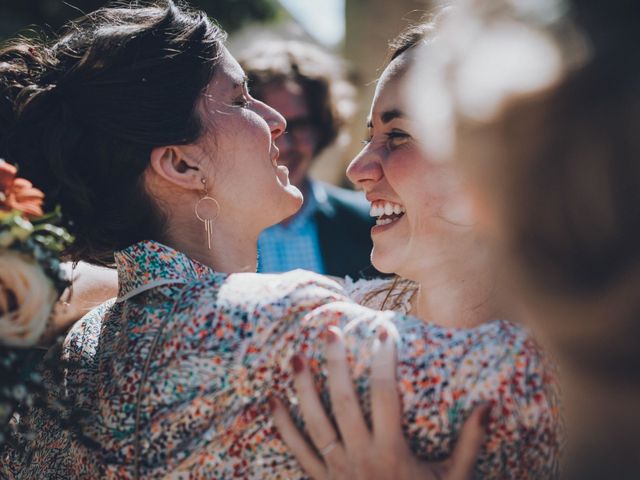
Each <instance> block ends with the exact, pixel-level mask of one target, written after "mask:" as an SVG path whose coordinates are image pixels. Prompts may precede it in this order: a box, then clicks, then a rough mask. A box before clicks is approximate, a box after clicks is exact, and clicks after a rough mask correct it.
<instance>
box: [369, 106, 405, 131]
mask: <svg viewBox="0 0 640 480" xmlns="http://www.w3.org/2000/svg"><path fill="white" fill-rule="evenodd" d="M404 117H406V115H405V114H404V112H402V110H398V109H397V108H394V109H393V110H387V111H385V112H382V113H381V114H380V120H382V123H389V122H390V121H391V120H394V119H396V118H404ZM372 127H373V121H372V120H371V118H368V119H367V128H372Z"/></svg>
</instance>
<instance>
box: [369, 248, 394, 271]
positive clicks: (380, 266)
mask: <svg viewBox="0 0 640 480" xmlns="http://www.w3.org/2000/svg"><path fill="white" fill-rule="evenodd" d="M380 250H381V249H379V248H378V249H376V247H375V245H374V247H373V250H371V265H373V266H374V267H375V269H376V270H378V271H379V272H381V273H389V274H394V273H396V271H397V268H396V266H397V264H398V262H397V261H396V260H395V259H394V258H393V255H390V254H389V252H382V251H380Z"/></svg>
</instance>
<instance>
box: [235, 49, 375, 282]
mask: <svg viewBox="0 0 640 480" xmlns="http://www.w3.org/2000/svg"><path fill="white" fill-rule="evenodd" d="M240 63H241V65H242V67H243V68H244V70H245V72H246V74H247V76H248V77H249V88H250V91H251V94H252V95H253V96H254V97H255V98H257V99H259V100H261V101H263V102H265V103H267V104H268V105H270V106H272V107H273V108H275V109H276V110H278V111H279V112H280V113H281V114H282V115H283V116H284V117H285V118H286V119H287V132H286V133H285V134H284V135H282V136H280V137H279V138H278V139H277V140H276V146H277V147H278V149H279V150H280V158H279V160H278V163H279V164H281V165H285V166H286V167H287V168H288V169H289V180H290V181H291V183H292V184H294V185H295V186H296V187H298V188H299V189H300V191H301V192H302V193H303V195H304V198H305V200H304V204H303V206H302V208H301V209H300V211H299V212H298V213H297V214H296V215H294V216H292V217H290V218H288V219H286V220H284V221H283V222H282V223H280V224H278V225H274V226H273V227H271V228H269V229H267V230H265V231H264V232H263V234H262V235H261V237H260V239H259V241H258V271H260V272H284V271H288V270H293V269H296V268H303V269H306V270H311V271H315V272H318V273H324V274H327V275H334V276H338V277H344V276H346V275H349V276H351V277H352V278H354V279H355V278H360V277H363V276H366V277H371V276H375V275H376V274H377V273H378V272H377V271H376V270H375V269H374V268H373V267H372V266H371V261H370V258H369V257H370V253H371V248H372V244H371V237H370V229H371V226H372V225H373V223H374V222H373V219H372V218H371V217H370V216H369V204H368V202H367V201H366V199H365V198H364V196H363V194H362V193H361V192H354V191H352V190H347V189H343V188H338V187H335V186H331V185H328V184H326V183H322V182H319V181H317V180H314V179H312V178H310V176H309V169H310V167H311V165H312V164H313V163H314V161H315V159H316V158H317V157H318V155H319V154H320V153H321V152H323V151H324V150H325V149H326V148H327V147H329V146H331V145H332V144H333V143H334V142H335V141H336V139H337V138H338V137H339V135H340V133H341V132H342V128H343V127H344V125H345V122H346V120H347V119H348V117H349V116H350V113H351V111H352V109H353V100H352V98H353V94H352V92H353V87H352V86H351V85H350V84H349V83H348V82H347V81H346V80H345V79H344V76H343V71H342V66H341V63H340V62H339V61H338V59H336V58H334V57H333V56H331V55H329V54H328V53H326V52H324V51H323V50H321V49H320V48H318V47H316V46H314V45H311V44H307V43H302V42H295V41H268V42H265V43H263V44H260V45H256V46H255V47H253V48H251V49H250V50H248V51H246V52H245V53H244V54H243V55H240Z"/></svg>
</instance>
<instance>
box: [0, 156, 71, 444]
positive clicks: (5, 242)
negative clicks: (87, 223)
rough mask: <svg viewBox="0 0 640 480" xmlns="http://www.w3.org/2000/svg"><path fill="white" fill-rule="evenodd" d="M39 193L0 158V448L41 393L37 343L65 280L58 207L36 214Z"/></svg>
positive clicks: (63, 237) (63, 240)
mask: <svg viewBox="0 0 640 480" xmlns="http://www.w3.org/2000/svg"><path fill="white" fill-rule="evenodd" d="M43 202H44V194H43V193H42V192H41V191H40V190H38V189H36V188H34V187H33V185H32V184H31V183H30V182H29V181H28V180H26V179H24V178H19V177H17V169H16V168H15V167H14V166H13V165H11V164H9V163H7V162H5V161H4V160H1V159H0V445H1V444H2V443H4V442H5V441H6V440H7V435H8V434H9V433H10V428H11V426H10V420H11V418H12V416H13V415H14V414H15V413H16V412H19V411H20V409H21V408H25V407H26V408H29V407H31V406H33V405H34V404H35V403H37V396H38V395H40V394H42V393H43V392H44V387H43V378H42V375H41V373H40V371H39V368H40V367H41V365H42V357H43V354H42V351H37V350H35V349H34V348H33V347H34V346H36V345H37V343H38V341H39V339H40V338H41V337H42V336H43V334H44V333H45V331H46V330H47V327H48V325H49V324H50V319H51V317H52V313H53V311H54V308H55V306H56V303H57V302H58V300H59V298H60V296H61V295H62V292H63V291H64V290H65V289H66V288H67V286H68V285H69V282H68V280H67V278H66V274H65V272H64V270H63V269H62V268H61V264H60V255H61V254H62V252H63V251H64V250H65V248H66V247H67V246H68V245H69V244H70V242H71V241H72V238H71V236H70V235H69V233H68V232H67V231H66V230H65V229H64V228H61V227H60V226H58V225H59V222H60V220H61V217H60V211H59V209H56V210H54V211H53V212H48V213H45V212H43V210H42V206H43Z"/></svg>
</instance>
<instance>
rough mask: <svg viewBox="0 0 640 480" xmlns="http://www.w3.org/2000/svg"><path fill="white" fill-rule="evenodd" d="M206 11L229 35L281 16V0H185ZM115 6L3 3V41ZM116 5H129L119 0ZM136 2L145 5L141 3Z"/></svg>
mask: <svg viewBox="0 0 640 480" xmlns="http://www.w3.org/2000/svg"><path fill="white" fill-rule="evenodd" d="M131 1H132V2H134V0H131ZM183 1H185V3H188V4H190V5H192V6H193V7H195V8H198V9H201V10H204V11H206V12H207V14H208V15H209V16H211V17H212V18H213V19H215V20H216V22H217V23H218V24H219V25H220V26H221V27H222V28H224V29H225V30H227V31H228V32H233V31H234V30H237V29H238V28H240V27H242V26H243V25H244V24H245V23H247V22H250V21H268V20H271V19H273V18H274V17H275V16H276V15H277V13H278V9H279V7H278V2H277V0H183ZM110 3H114V2H113V1H106V0H0V39H2V38H8V37H11V36H13V35H15V34H16V33H18V31H19V30H22V29H24V28H25V27H27V26H30V25H38V26H44V25H48V26H49V27H51V28H52V29H53V30H56V29H58V28H60V27H61V26H62V25H63V24H64V23H65V22H66V21H68V20H71V19H74V18H77V17H79V16H81V15H82V13H83V12H91V11H93V10H96V9H97V8H100V7H102V6H104V5H108V4H110ZM116 3H119V4H123V3H129V0H118V1H117V2H116ZM135 3H143V4H144V3H145V2H144V1H140V0H137V1H135Z"/></svg>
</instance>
